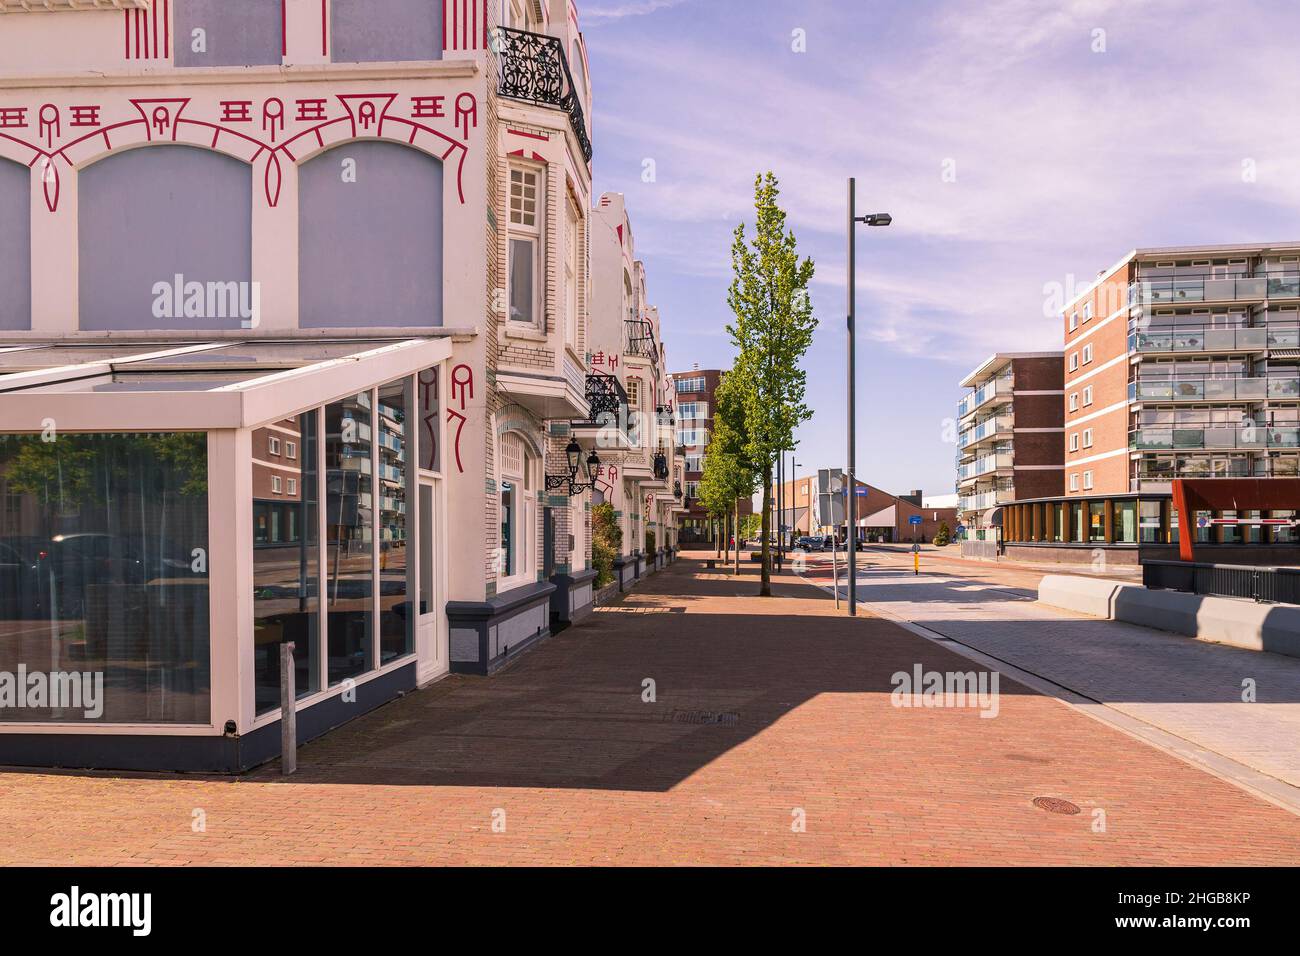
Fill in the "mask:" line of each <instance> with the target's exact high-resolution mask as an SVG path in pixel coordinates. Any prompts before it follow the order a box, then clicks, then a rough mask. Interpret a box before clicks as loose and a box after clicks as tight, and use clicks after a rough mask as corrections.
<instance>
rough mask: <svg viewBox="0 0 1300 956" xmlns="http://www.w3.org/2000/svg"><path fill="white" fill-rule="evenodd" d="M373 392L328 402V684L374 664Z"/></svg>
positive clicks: (326, 423) (335, 682) (326, 474)
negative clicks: (371, 400) (371, 408)
mask: <svg viewBox="0 0 1300 956" xmlns="http://www.w3.org/2000/svg"><path fill="white" fill-rule="evenodd" d="M370 418H371V414H370V393H369V392H361V393H360V394H357V395H353V396H351V397H349V398H345V399H343V401H341V402H335V403H333V404H331V405H326V406H325V477H326V487H327V492H328V493H327V497H326V501H325V507H326V511H325V530H326V550H325V557H326V562H327V566H326V568H325V573H326V574H327V575H328V576H329V578H328V584H327V585H326V592H325V593H326V595H327V599H326V600H327V603H326V611H327V613H328V619H327V624H326V628H327V633H328V635H329V675H328V676H329V685H330V686H331V687H333V686H334V685H335V684H338V683H340V682H341V681H343V680H344V679H345V678H348V677H354V676H356V675H357V674H364V673H365V672H366V671H368V670H371V669H372V667H373V666H374V665H373V661H374V655H373V653H372V649H373V646H374V644H373V640H374V637H373V635H374V605H373V597H374V593H375V581H374V568H373V564H372V562H373V557H374V524H375V521H374V482H373V480H372V476H371V473H370V446H371V442H372V439H371V428H370Z"/></svg>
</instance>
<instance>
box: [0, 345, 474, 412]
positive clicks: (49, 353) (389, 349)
mask: <svg viewBox="0 0 1300 956" xmlns="http://www.w3.org/2000/svg"><path fill="white" fill-rule="evenodd" d="M451 350H452V343H451V341H450V340H449V339H447V338H443V337H440V338H428V339H423V338H410V339H404V340H396V341H394V340H388V341H379V340H368V339H343V338H336V339H309V340H304V339H274V338H269V337H268V338H250V339H248V340H241V341H234V342H232V341H230V340H229V339H226V340H222V341H214V342H204V343H199V344H191V345H184V346H176V345H175V344H174V343H173V344H171V345H168V344H162V343H154V344H135V345H128V344H121V343H113V344H108V345H89V344H84V343H67V344H46V345H40V344H33V345H29V346H28V345H24V346H20V347H15V348H8V347H5V349H4V350H3V351H0V421H3V422H4V423H5V429H6V430H7V431H15V432H23V431H33V432H35V431H41V430H42V429H43V428H44V427H45V425H44V424H43V423H45V422H46V421H47V420H53V421H54V422H55V423H57V427H58V428H59V429H60V430H64V431H104V432H124V431H133V430H134V431H164V430H169V429H176V430H189V431H197V430H205V429H213V428H247V427H252V426H255V425H260V424H262V423H264V422H268V421H274V420H275V419H277V418H280V417H283V416H284V415H287V414H293V413H295V412H296V411H297V410H298V409H302V408H309V407H311V406H314V405H324V404H327V403H329V402H331V401H335V400H337V399H339V398H342V397H343V396H346V395H351V394H354V393H356V392H360V391H364V390H365V389H368V388H372V387H373V386H374V385H375V384H376V383H377V382H386V381H391V380H393V379H397V378H401V377H403V376H406V375H412V374H414V373H416V372H420V371H423V370H424V369H427V368H431V367H432V366H435V365H437V364H439V363H440V362H442V361H443V360H444V359H446V358H448V357H450V355H451Z"/></svg>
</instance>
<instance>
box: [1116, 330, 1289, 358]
mask: <svg viewBox="0 0 1300 956" xmlns="http://www.w3.org/2000/svg"><path fill="white" fill-rule="evenodd" d="M1279 331H1283V330H1279ZM1128 347H1129V350H1130V351H1133V352H1262V351H1263V350H1264V349H1266V348H1268V347H1269V333H1268V329H1266V328H1263V327H1239V328H1227V329H1225V328H1215V327H1214V326H1208V325H1189V326H1169V327H1167V328H1147V329H1142V330H1139V331H1134V332H1130V333H1129V337H1128Z"/></svg>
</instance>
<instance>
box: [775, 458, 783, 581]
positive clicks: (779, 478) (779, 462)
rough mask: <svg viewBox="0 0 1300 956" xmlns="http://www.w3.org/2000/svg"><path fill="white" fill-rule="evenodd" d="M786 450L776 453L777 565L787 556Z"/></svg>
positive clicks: (779, 565)
mask: <svg viewBox="0 0 1300 956" xmlns="http://www.w3.org/2000/svg"><path fill="white" fill-rule="evenodd" d="M784 472H785V451H784V450H782V451H778V452H777V453H776V566H777V567H778V568H779V567H781V564H782V561H783V560H784V558H785V530H784V529H785V475H784Z"/></svg>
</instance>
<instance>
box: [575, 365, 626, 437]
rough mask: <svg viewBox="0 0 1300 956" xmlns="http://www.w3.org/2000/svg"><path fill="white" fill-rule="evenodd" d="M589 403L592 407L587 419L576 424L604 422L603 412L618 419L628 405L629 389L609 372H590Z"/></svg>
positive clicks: (588, 381)
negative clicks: (602, 419) (601, 418)
mask: <svg viewBox="0 0 1300 956" xmlns="http://www.w3.org/2000/svg"><path fill="white" fill-rule="evenodd" d="M587 405H588V406H589V407H590V409H591V411H590V413H589V415H588V417H587V419H586V420H585V421H583V422H575V423H574V424H579V425H599V424H603V423H602V422H601V420H600V417H601V415H602V414H610V415H613V416H614V418H615V420H618V418H619V416H620V415H621V413H622V410H623V408H624V407H625V406H626V405H627V391H626V390H625V389H624V388H623V383H622V382H620V381H619V380H618V379H617V378H615V377H614V376H613V375H610V374H608V373H607V372H588V373H587Z"/></svg>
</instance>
